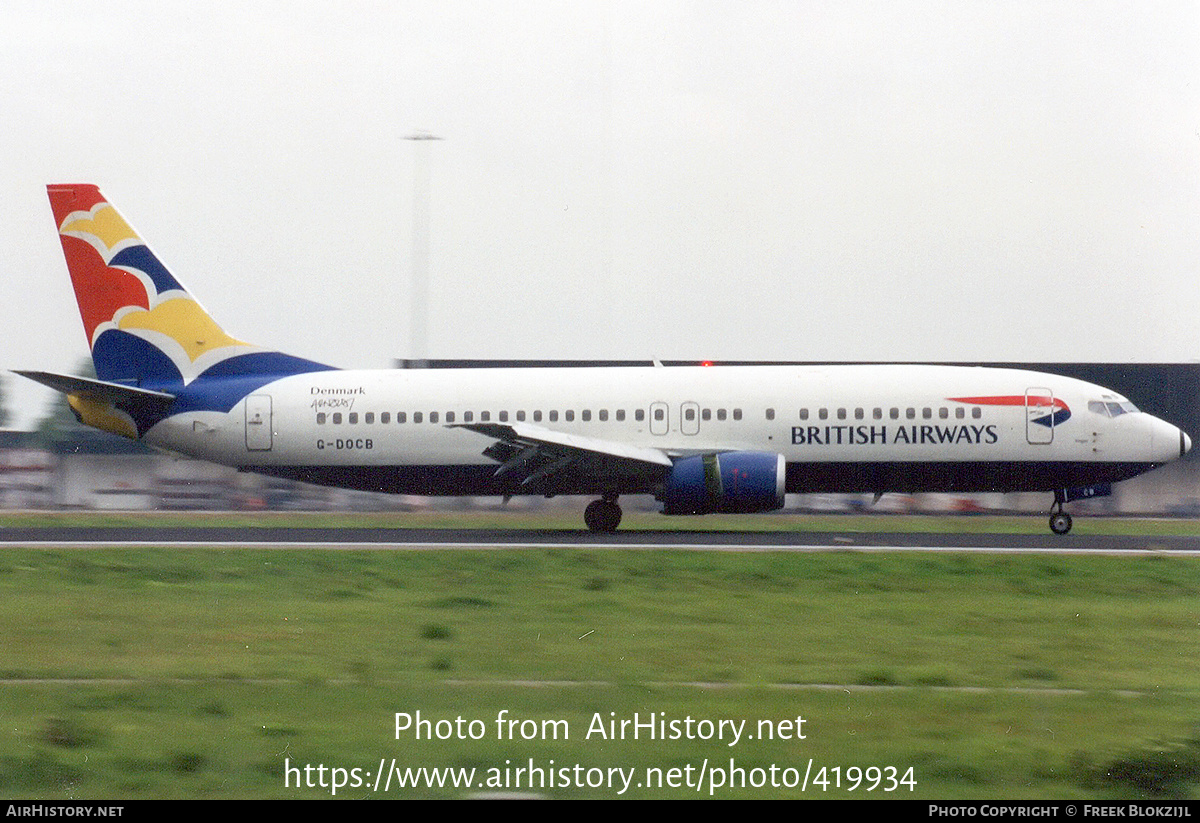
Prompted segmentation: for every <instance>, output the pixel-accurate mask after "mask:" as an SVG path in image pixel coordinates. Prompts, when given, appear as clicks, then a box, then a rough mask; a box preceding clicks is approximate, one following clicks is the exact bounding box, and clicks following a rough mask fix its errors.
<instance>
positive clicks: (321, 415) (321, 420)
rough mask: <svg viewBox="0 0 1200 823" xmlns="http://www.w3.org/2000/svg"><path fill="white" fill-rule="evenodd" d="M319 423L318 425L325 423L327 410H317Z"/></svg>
mask: <svg viewBox="0 0 1200 823" xmlns="http://www.w3.org/2000/svg"><path fill="white" fill-rule="evenodd" d="M317 425H318V426H324V425H325V412H317Z"/></svg>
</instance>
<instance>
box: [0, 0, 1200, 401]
mask: <svg viewBox="0 0 1200 823" xmlns="http://www.w3.org/2000/svg"><path fill="white" fill-rule="evenodd" d="M4 10H5V16H4V26H3V28H2V30H0V90H2V93H3V97H2V101H3V108H2V110H0V111H2V113H0V118H3V123H4V127H3V128H0V157H3V158H4V161H3V162H4V169H5V173H4V174H3V176H2V177H0V226H3V231H4V233H5V236H4V242H3V243H0V267H2V269H3V272H4V279H3V283H4V291H3V299H0V323H2V324H3V328H5V329H6V330H7V333H6V334H5V336H4V346H3V350H2V354H0V367H2V368H4V369H11V368H36V369H45V370H52V371H71V370H73V369H74V368H75V366H76V364H77V363H78V361H79V360H80V359H81V358H82V357H83V356H84V355H86V353H87V346H86V341H85V340H84V335H83V330H82V324H81V323H80V319H79V314H78V311H77V310H76V308H75V302H74V296H73V294H72V291H71V288H70V285H69V281H68V279H67V275H66V271H65V267H64V264H63V261H62V255H61V248H60V246H59V244H58V239H57V235H56V232H55V227H54V225H53V220H52V218H51V215H50V208H49V205H48V203H47V200H46V196H45V188H44V187H45V185H46V184H47V183H51V182H63V183H69V182H72V183H73V182H93V183H97V184H99V185H100V187H101V189H102V190H103V191H104V193H105V194H106V195H107V197H108V199H109V200H110V201H111V202H113V204H114V205H116V207H117V208H118V210H119V211H121V212H122V214H123V215H124V216H125V218H126V219H127V220H128V221H129V222H130V223H131V224H132V225H133V226H134V227H135V229H137V230H138V231H139V233H140V234H141V235H142V237H143V238H144V239H145V240H147V242H148V243H149V244H150V246H151V247H152V248H153V249H154V250H155V251H156V252H157V253H158V255H159V257H160V258H162V259H163V261H164V262H165V263H166V264H167V266H168V267H169V268H171V270H172V271H173V272H174V274H175V275H176V276H177V278H178V279H180V280H181V281H182V282H183V283H185V284H186V285H187V286H188V288H189V289H190V290H191V291H192V293H193V294H194V295H195V296H196V297H197V298H198V299H199V300H200V301H201V302H202V303H203V304H204V305H205V306H206V308H208V310H209V312H210V313H211V314H212V315H213V316H214V317H215V318H216V319H217V321H218V322H220V323H221V324H222V325H223V326H224V327H225V328H226V330H227V331H229V332H230V333H231V334H233V335H234V336H236V337H239V338H241V339H243V340H248V341H251V342H254V343H256V344H260V345H267V346H271V347H274V348H278V349H281V350H284V351H287V352H290V353H294V354H297V355H301V356H305V357H310V358H313V359H316V360H320V361H324V362H328V363H331V364H333V365H340V366H348V367H372V368H373V367H386V366H388V365H389V364H390V363H391V361H392V359H393V358H395V357H403V356H410V355H411V354H412V353H413V352H412V351H411V348H412V343H411V340H410V322H409V317H410V313H409V309H410V303H411V295H410V288H411V287H410V280H411V278H410V275H411V272H412V267H413V209H414V206H413V203H414V196H413V195H414V177H415V172H416V168H417V164H416V157H417V152H419V151H422V150H426V151H427V152H428V164H429V165H428V171H429V174H430V192H431V198H430V212H429V213H430V255H429V270H430V276H431V281H432V282H431V287H430V289H431V293H430V301H429V326H430V332H429V341H428V354H429V356H432V357H514V358H595V359H608V358H616V359H636V358H650V357H658V358H663V359H685V358H715V359H755V360H804V359H814V360H939V361H940V360H966V361H971V360H996V361H1064V360H1066V361H1118V362H1122V361H1127V362H1138V361H1157V362H1181V361H1195V360H1198V359H1200V334H1198V332H1197V329H1198V328H1200V326H1198V323H1200V59H1198V51H1200V50H1198V47H1197V44H1200V4H1197V3H1195V2H1191V1H1190V0H1188V1H1187V2H1165V3H1154V2H1137V3H1133V2H1120V3H1105V2H1092V1H1089V2H1063V1H1061V0H1057V1H1056V2H1053V3H1045V2H1028V3H1022V2H1006V3H996V2H964V1H963V0H953V1H951V0H946V1H945V2H875V3H854V2H824V1H822V2H801V1H800V0H793V1H792V2H778V3H767V2H737V3H732V2H730V3H716V2H645V1H644V0H643V2H628V3H626V2H596V3H589V2H574V1H573V2H566V3H564V2H525V3H515V2H443V1H442V0H439V1H438V2H396V1H395V0H389V2H345V1H344V0H342V1H341V2H337V3H312V2H299V1H298V0H290V2H247V0H241V2H236V3H224V2H212V0H209V2H204V3H196V2H186V3H184V2H173V1H172V0H153V2H145V3H135V2H119V1H116V2H105V3H100V4H85V3H83V2H47V0H38V1H37V2H24V1H23V0H15V1H14V0H8V2H6V3H5V6H4ZM417 130H427V131H429V132H431V133H433V134H436V135H438V136H440V137H442V138H444V139H443V140H441V141H438V142H433V143H425V144H417V143H413V142H410V141H405V140H404V139H403V138H404V137H405V136H406V135H411V134H413V133H414V132H416V131H417ZM27 383H28V381H24V380H22V379H21V378H19V377H16V376H12V375H8V376H7V377H6V378H5V380H4V388H5V391H6V394H7V396H8V398H9V406H10V409H12V408H13V406H14V405H19V406H20V409H14V410H15V411H17V412H18V415H17V423H18V424H19V425H28V424H31V423H32V422H33V419H34V418H35V417H36V416H37V415H38V414H40V413H42V411H43V406H44V404H46V403H47V402H48V401H49V400H50V399H51V397H52V396H53V395H52V393H50V392H48V391H46V390H43V389H41V388H40V387H37V386H35V385H33V384H28V385H21V384H27Z"/></svg>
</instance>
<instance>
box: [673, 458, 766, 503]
mask: <svg viewBox="0 0 1200 823" xmlns="http://www.w3.org/2000/svg"><path fill="white" fill-rule="evenodd" d="M786 474H787V469H786V467H785V464H784V460H783V455H782V454H771V453H769V452H721V453H719V454H698V455H695V456H693V457H685V458H683V459H682V460H677V461H676V462H675V465H674V466H672V467H671V472H670V474H668V475H667V480H666V483H664V485H663V491H662V494H661V495H660V496H659V499H660V500H661V501H662V502H663V514H711V513H714V512H727V513H734V512H740V513H746V512H769V511H774V510H775V509H781V508H783V481H784V478H785V476H786Z"/></svg>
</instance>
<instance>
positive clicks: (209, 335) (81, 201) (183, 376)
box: [47, 184, 330, 402]
mask: <svg viewBox="0 0 1200 823" xmlns="http://www.w3.org/2000/svg"><path fill="white" fill-rule="evenodd" d="M47 192H48V194H49V196H50V206H51V209H52V210H53V212H54V220H55V223H56V225H57V226H58V233H59V239H60V240H61V242H62V247H63V254H64V256H65V257H66V261H67V268H68V269H69V271H70V274H71V282H72V284H73V285H74V287H75V297H76V300H77V301H78V303H79V313H80V316H81V317H82V319H83V327H84V332H85V333H86V334H87V339H88V345H89V346H90V347H91V352H92V361H93V362H94V363H95V366H96V376H97V377H98V378H99V379H100V381H102V382H106V383H115V384H121V385H128V386H139V387H144V388H149V389H152V390H158V391H163V392H167V393H170V394H178V393H179V390H180V389H181V388H182V387H183V386H190V385H192V384H194V383H196V384H197V388H199V387H200V386H202V385H203V384H204V383H205V382H207V379H211V378H221V377H250V378H253V377H266V378H269V379H275V378H277V377H282V376H285V375H288V374H301V373H305V372H311V371H324V370H327V369H329V368H330V367H329V366H325V365H322V364H320V363H315V362H312V361H310V360H304V359H302V358H298V357H292V356H290V355H286V354H283V353H281V352H276V351H270V350H267V349H263V348H260V347H258V346H254V345H251V344H249V343H245V342H243V341H241V340H237V339H235V338H233V337H231V336H230V335H229V334H227V333H226V332H225V331H224V330H223V329H222V328H221V327H220V326H219V325H217V323H216V322H215V321H214V320H213V319H212V318H211V317H210V316H209V314H208V312H206V311H205V310H204V309H203V307H201V306H200V304H199V303H198V302H197V301H196V300H195V298H193V297H192V295H191V294H190V293H189V292H188V290H187V289H185V288H184V287H183V285H182V284H181V283H180V282H179V281H178V280H177V279H176V278H175V277H174V275H172V274H171V272H170V271H168V270H167V268H166V267H165V266H164V265H163V264H162V263H161V262H160V261H159V259H158V258H157V257H156V256H155V255H154V253H153V252H151V251H150V248H149V247H148V246H147V245H146V243H145V242H144V241H143V240H142V239H141V238H140V237H139V236H138V234H137V233H136V232H135V231H134V230H133V229H132V228H130V226H129V224H128V223H127V222H126V221H125V219H124V218H122V217H121V215H120V214H118V213H117V210H116V209H114V208H113V207H112V206H111V205H110V204H109V203H108V201H107V200H105V198H104V196H103V195H102V194H101V193H100V189H99V188H97V187H96V186H94V185H91V184H68V185H51V186H47ZM221 394H228V392H221ZM234 402H236V401H234Z"/></svg>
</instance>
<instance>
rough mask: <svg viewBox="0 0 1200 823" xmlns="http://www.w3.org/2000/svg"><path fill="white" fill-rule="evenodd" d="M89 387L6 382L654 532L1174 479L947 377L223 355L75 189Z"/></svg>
mask: <svg viewBox="0 0 1200 823" xmlns="http://www.w3.org/2000/svg"><path fill="white" fill-rule="evenodd" d="M47 190H48V194H49V198H50V204H51V208H52V211H53V213H54V219H55V222H56V225H57V227H58V232H59V236H60V240H61V243H62V247H63V253H64V255H65V257H66V263H67V268H68V271H69V274H70V277H71V281H72V283H73V285H74V289H75V295H76V298H77V301H78V304H79V311H80V315H81V317H82V319H83V326H84V331H85V333H86V335H87V340H88V343H89V345H90V348H91V355H92V360H93V362H94V364H95V367H96V378H95V379H91V378H84V377H75V376H70V375H63V374H54V373H50V372H44V371H19V372H17V373H18V374H21V375H23V376H25V377H28V378H30V379H33V380H36V381H37V382H39V383H42V384H44V385H46V386H49V387H50V388H52V389H56V390H57V391H60V392H63V393H64V394H66V395H67V400H68V402H69V404H70V406H71V408H72V409H73V410H74V412H75V414H76V416H77V417H78V418H79V419H80V420H81V421H82V422H83V423H85V424H87V425H89V426H93V427H95V428H97V429H101V430H103V431H106V432H111V433H114V434H118V435H123V436H125V437H128V438H130V439H132V440H139V441H142V442H144V443H146V444H148V445H150V446H152V447H156V448H159V449H162V450H167V451H170V452H175V453H179V454H183V455H187V456H190V457H194V458H200V459H204V460H208V461H212V462H216V463H220V464H224V465H228V466H234V467H237V468H238V469H241V470H246V471H253V472H258V473H262V474H266V475H273V476H277V477H283V478H291V479H294V480H300V481H305V482H308V483H316V484H322V485H327V486H339V487H344V488H351V489H363V490H369V491H377V492H391V493H399V494H411V495H480V496H485V495H495V496H503V497H505V498H506V499H507V498H509V497H511V496H514V495H545V496H547V497H551V496H555V495H590V496H594V497H596V498H597V499H595V500H594V501H592V502H591V503H590V504H589V505H588V506H587V507H586V510H585V512H584V521H585V523H586V525H587V527H588V528H589V529H591V530H592V531H596V532H611V531H614V530H615V529H616V528H617V527H618V525H619V524H620V520H621V508H620V506H619V504H618V502H617V501H618V498H619V496H620V495H630V494H651V495H654V496H655V497H656V498H657V499H658V500H659V501H660V502H661V503H662V505H663V513H664V514H668V515H684V514H689V515H690V514H706V513H713V512H767V511H774V510H777V509H780V508H782V507H783V505H784V495H785V494H789V493H804V492H835V493H873V494H874V495H875V500H876V501H878V499H879V498H880V496H882V495H883V494H885V493H889V492H901V493H916V492H962V493H968V492H1013V491H1044V492H1048V493H1052V494H1053V495H1054V502H1053V504H1052V507H1051V510H1050V528H1051V530H1052V531H1053V532H1054V533H1056V534H1066V533H1067V532H1069V531H1070V529H1071V526H1072V520H1071V516H1070V514H1068V513H1067V512H1065V511H1064V506H1065V504H1067V503H1069V502H1071V501H1073V500H1077V499H1083V498H1088V497H1093V496H1101V495H1104V494H1108V493H1110V492H1111V484H1112V483H1114V482H1118V481H1121V480H1125V479H1128V478H1130V477H1134V476H1136V475H1139V474H1142V473H1143V472H1146V471H1149V470H1150V469H1153V468H1155V467H1157V466H1160V465H1162V464H1164V463H1168V462H1170V461H1173V460H1176V459H1178V458H1180V457H1182V456H1183V455H1184V454H1185V453H1186V452H1187V451H1188V450H1189V449H1190V448H1191V439H1190V438H1189V437H1188V435H1187V434H1185V433H1184V432H1183V431H1182V430H1180V429H1178V428H1176V427H1175V426H1173V425H1171V424H1170V423H1167V422H1166V421H1163V420H1160V419H1158V418H1156V417H1154V416H1152V415H1149V414H1146V413H1144V412H1140V411H1139V410H1138V409H1137V408H1136V407H1135V406H1134V405H1133V404H1132V403H1130V402H1129V400H1128V399H1126V398H1125V397H1122V396H1120V395H1118V394H1117V393H1115V392H1113V391H1110V390H1109V389H1106V388H1104V387H1102V386H1097V385H1094V384H1091V383H1087V382H1084V381H1081V380H1077V379H1073V378H1069V377H1062V376H1059V375H1054V374H1044V373H1040V372H1034V371H1026V370H1019V369H1007V368H984V367H974V366H947V365H905V364H879V365H866V364H855V365H827V366H820V365H813V366H804V365H762V366H713V367H705V366H702V365H696V366H669V367H666V366H662V365H661V364H659V363H657V362H655V363H654V365H652V366H624V367H594V368H587V367H559V368H554V367H551V368H476V369H436V368H433V369H392V370H385V369H380V370H347V369H339V368H335V367H333V366H329V365H325V364H322V363H317V362H314V361H312V360H307V359H304V358H301V357H295V356H292V355H289V354H285V353H283V352H279V351H275V350H273V349H269V348H263V347H260V346H256V345H253V344H250V343H246V342H243V341H241V340H239V339H236V338H234V337H231V336H230V335H229V334H227V333H226V332H225V331H224V330H223V329H222V328H221V327H220V326H219V325H217V323H216V322H215V321H214V320H213V319H212V318H211V317H210V316H209V315H208V313H207V312H206V311H205V310H204V309H203V308H201V306H200V304H199V303H198V302H196V300H195V299H194V298H193V297H192V294H191V292H189V291H188V290H187V289H185V288H184V286H183V285H182V284H181V283H180V282H179V280H177V279H176V278H175V276H174V275H173V274H171V272H170V271H169V270H168V269H167V268H166V267H165V266H164V265H163V264H162V263H161V262H160V261H159V259H158V257H157V256H155V255H154V254H153V253H152V252H151V251H150V249H149V248H148V247H147V245H146V244H145V242H144V241H143V240H142V239H141V237H140V236H139V235H138V234H137V233H136V232H134V230H133V229H132V228H130V226H129V224H128V223H127V222H126V221H125V220H124V219H123V218H122V217H121V216H120V215H119V214H118V213H117V211H116V209H114V208H113V206H111V205H110V204H109V203H108V201H107V200H106V199H105V198H104V196H103V195H102V194H101V193H100V190H99V189H98V188H97V187H96V186H94V185H90V184H73V185H50V186H48V187H47Z"/></svg>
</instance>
